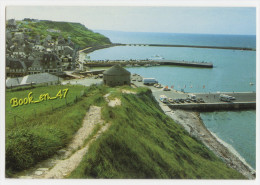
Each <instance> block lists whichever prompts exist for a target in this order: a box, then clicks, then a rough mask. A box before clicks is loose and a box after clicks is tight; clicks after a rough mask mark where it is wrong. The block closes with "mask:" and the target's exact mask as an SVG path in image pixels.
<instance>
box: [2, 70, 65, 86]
mask: <svg viewBox="0 0 260 185" xmlns="http://www.w3.org/2000/svg"><path fill="white" fill-rule="evenodd" d="M62 80H63V79H62V78H59V77H58V76H55V75H52V74H49V73H40V74H33V75H26V76H23V77H17V78H7V79H6V87H7V88H12V87H21V86H27V85H30V84H48V85H55V84H59V83H60V81H62Z"/></svg>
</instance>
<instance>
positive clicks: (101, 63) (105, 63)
mask: <svg viewBox="0 0 260 185" xmlns="http://www.w3.org/2000/svg"><path fill="white" fill-rule="evenodd" d="M116 64H120V65H122V66H126V67H139V66H144V67H150V66H160V65H177V66H187V67H202V68H213V64H212V63H210V62H190V61H184V60H183V61H178V60H91V61H88V62H86V63H85V64H84V65H85V66H87V67H111V66H113V65H116Z"/></svg>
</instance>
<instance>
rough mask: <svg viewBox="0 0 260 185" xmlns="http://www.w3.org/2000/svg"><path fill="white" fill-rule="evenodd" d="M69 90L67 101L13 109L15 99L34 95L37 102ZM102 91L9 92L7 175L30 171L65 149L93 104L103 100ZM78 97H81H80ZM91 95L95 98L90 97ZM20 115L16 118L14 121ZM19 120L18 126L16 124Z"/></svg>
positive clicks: (48, 89)
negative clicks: (12, 101) (12, 102)
mask: <svg viewBox="0 0 260 185" xmlns="http://www.w3.org/2000/svg"><path fill="white" fill-rule="evenodd" d="M64 88H69V92H68V94H67V103H66V100H65V99H56V100H47V101H42V102H40V103H37V104H29V105H22V106H19V107H11V105H10V103H9V101H10V99H11V98H13V97H18V98H24V97H27V95H28V93H29V92H33V96H34V98H35V99H37V97H39V95H40V94H43V93H47V92H49V93H50V95H51V96H52V97H53V96H55V95H56V94H57V92H58V91H59V90H60V89H64ZM100 93H101V91H97V90H96V89H95V88H94V89H93V88H88V89H86V88H85V87H83V86H69V85H66V86H48V87H37V88H34V89H29V90H23V91H15V92H10V91H7V92H6V170H7V171H6V172H7V176H12V174H13V173H14V172H16V171H21V170H24V169H27V168H29V167H31V166H33V165H35V164H36V163H37V162H39V161H41V160H44V159H46V158H48V157H51V156H52V155H53V154H55V153H56V152H57V151H58V150H59V149H61V148H63V147H65V146H66V145H67V144H68V142H69V141H70V140H71V139H72V137H73V135H74V133H75V132H76V131H77V130H78V129H79V128H80V126H81V125H82V120H83V118H84V116H85V114H86V112H87V111H88V109H89V106H90V105H92V104H98V105H99V104H100V103H102V99H101V101H100V97H102V94H100ZM76 96H77V98H76ZM88 96H91V98H88ZM14 116H16V118H14ZM14 119H16V123H15V122H14Z"/></svg>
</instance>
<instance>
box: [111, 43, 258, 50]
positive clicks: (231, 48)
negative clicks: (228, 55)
mask: <svg viewBox="0 0 260 185" xmlns="http://www.w3.org/2000/svg"><path fill="white" fill-rule="evenodd" d="M115 45H116V46H154V47H185V48H206V49H230V50H247V51H256V49H255V48H247V47H229V46H196V45H179V44H115Z"/></svg>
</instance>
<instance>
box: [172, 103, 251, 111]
mask: <svg viewBox="0 0 260 185" xmlns="http://www.w3.org/2000/svg"><path fill="white" fill-rule="evenodd" d="M168 106H169V107H170V108H171V109H183V110H192V111H200V112H209V111H223V110H240V111H241V110H246V109H256V102H233V103H224V102H223V103H200V104H199V103H192V104H168Z"/></svg>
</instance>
